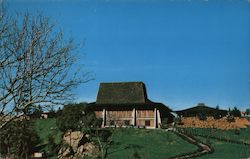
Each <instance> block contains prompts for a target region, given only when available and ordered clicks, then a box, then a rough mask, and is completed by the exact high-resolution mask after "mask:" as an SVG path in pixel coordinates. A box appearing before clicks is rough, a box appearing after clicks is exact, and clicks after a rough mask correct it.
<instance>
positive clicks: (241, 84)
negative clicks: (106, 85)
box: [7, 0, 250, 110]
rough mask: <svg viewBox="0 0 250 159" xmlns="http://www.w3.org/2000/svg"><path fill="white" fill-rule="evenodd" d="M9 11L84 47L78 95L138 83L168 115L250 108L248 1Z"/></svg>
mask: <svg viewBox="0 0 250 159" xmlns="http://www.w3.org/2000/svg"><path fill="white" fill-rule="evenodd" d="M7 2H8V3H7V4H8V7H9V8H8V9H9V11H11V12H12V13H14V12H16V11H17V12H20V11H21V12H22V11H29V12H32V13H37V12H43V13H44V14H45V15H46V16H49V17H50V18H51V19H52V20H53V21H55V22H56V23H57V24H58V25H59V26H60V27H61V28H62V29H63V30H64V31H65V35H66V36H72V37H74V38H75V39H76V41H77V42H78V43H82V42H84V43H85V46H84V47H83V48H81V49H80V50H79V54H80V63H82V64H84V65H85V67H84V69H86V70H88V71H92V72H93V75H94V77H95V80H93V81H90V82H88V83H86V84H84V85H82V86H80V87H79V88H78V89H77V90H75V92H76V94H77V99H78V101H88V102H92V101H95V99H96V95H97V91H98V85H99V83H100V82H117V81H143V82H144V83H145V84H146V87H147V91H148V96H149V98H150V99H151V100H153V101H156V102H163V103H164V104H166V105H168V106H170V108H172V109H174V110H178V109H182V108H187V107H190V106H194V105H195V104H197V103H198V102H204V103H206V104H207V105H209V106H214V107H215V106H216V105H217V104H218V105H219V106H220V107H221V108H226V109H227V108H228V107H233V106H238V107H240V108H241V109H245V108H247V107H248V108H249V107H250V3H249V2H247V1H229V0H223V1H210V0H209V1H192V0H190V1H184V0H183V1H181V0H180V1H170V0H169V1H167V0H164V1H163V0H158V1H153V0H143V1H139V0H117V1H114V0H109V1H108V0H107V1H101V0H100V1H96V0H84V1H80V0H74V1H73V0H72V1H69V0H68V1H63V0H36V1H33V0H9V1H7Z"/></svg>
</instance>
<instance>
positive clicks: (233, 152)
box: [197, 137, 250, 159]
mask: <svg viewBox="0 0 250 159" xmlns="http://www.w3.org/2000/svg"><path fill="white" fill-rule="evenodd" d="M198 139H200V140H201V141H204V142H206V138H204V137H198ZM210 142H211V145H212V147H213V148H214V150H215V151H214V153H212V154H207V155H204V156H201V157H198V158H197V159H238V158H248V157H250V146H245V145H239V144H234V143H229V142H223V141H218V140H214V139H210Z"/></svg>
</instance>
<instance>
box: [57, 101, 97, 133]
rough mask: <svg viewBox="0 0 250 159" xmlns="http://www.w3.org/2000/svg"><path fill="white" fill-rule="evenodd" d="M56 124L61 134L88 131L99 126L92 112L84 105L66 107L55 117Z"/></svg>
mask: <svg viewBox="0 0 250 159" xmlns="http://www.w3.org/2000/svg"><path fill="white" fill-rule="evenodd" d="M56 123H57V127H58V128H59V129H60V130H61V131H63V132H66V131H67V130H72V131H75V130H82V129H85V128H87V129H88V128H90V127H91V126H92V127H95V125H98V124H99V122H98V121H97V119H96V117H95V114H94V112H93V111H91V110H90V109H89V108H88V107H87V105H86V104H85V103H79V104H68V105H66V106H65V107H64V108H63V110H62V111H61V113H60V116H58V117H57V121H56Z"/></svg>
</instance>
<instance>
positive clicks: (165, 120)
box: [161, 118, 168, 129]
mask: <svg viewBox="0 0 250 159" xmlns="http://www.w3.org/2000/svg"><path fill="white" fill-rule="evenodd" d="M161 128H162V129H167V128H168V118H164V119H162V122H161Z"/></svg>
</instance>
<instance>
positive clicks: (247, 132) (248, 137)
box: [186, 126, 250, 144]
mask: <svg viewBox="0 0 250 159" xmlns="http://www.w3.org/2000/svg"><path fill="white" fill-rule="evenodd" d="M186 131H187V132H188V133H191V134H201V135H206V136H212V137H217V138H221V139H230V140H234V141H242V142H245V143H249V144H250V126H248V127H247V128H244V129H240V130H239V134H236V133H235V130H221V129H211V128H186Z"/></svg>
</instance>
